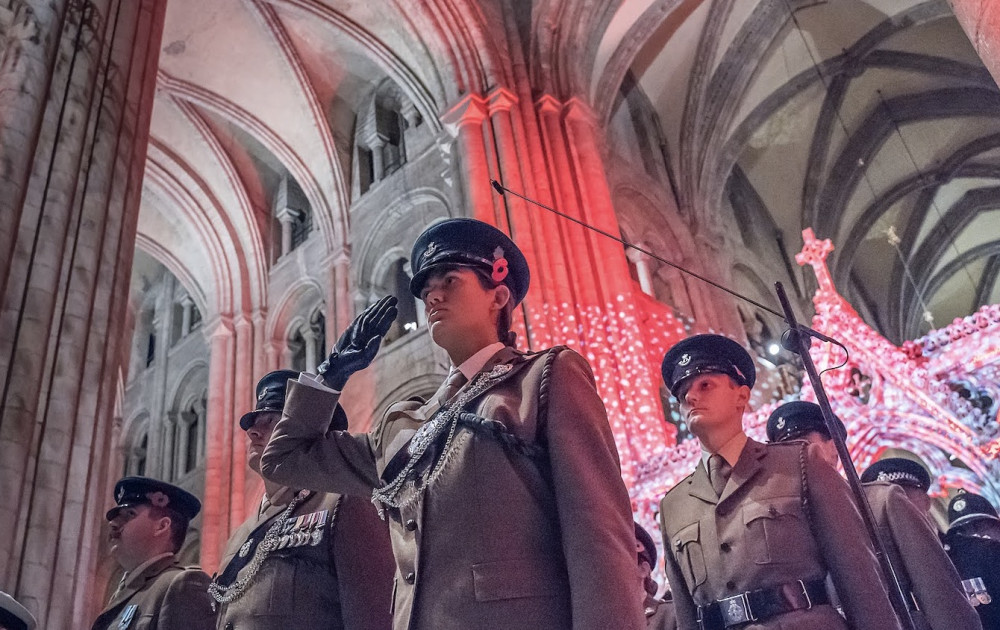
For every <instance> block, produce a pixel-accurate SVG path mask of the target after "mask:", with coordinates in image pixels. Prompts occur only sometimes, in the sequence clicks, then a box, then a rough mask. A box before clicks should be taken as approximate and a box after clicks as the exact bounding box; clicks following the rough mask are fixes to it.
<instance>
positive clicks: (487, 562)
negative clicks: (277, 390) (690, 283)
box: [262, 219, 645, 630]
mask: <svg viewBox="0 0 1000 630" xmlns="http://www.w3.org/2000/svg"><path fill="white" fill-rule="evenodd" d="M410 265H411V267H412V269H413V279H412V281H411V283H410V290H411V292H412V293H413V295H414V296H417V297H418V298H420V300H421V301H422V302H423V303H424V308H425V309H426V313H427V321H428V328H429V330H430V336H431V339H432V340H433V341H434V343H435V344H437V345H438V346H440V347H441V348H443V349H444V350H445V351H446V352H447V353H448V356H449V357H450V359H451V362H452V365H453V367H452V369H451V372H450V374H449V376H448V378H447V379H446V381H445V382H444V383H443V384H442V386H441V388H440V389H439V390H438V392H437V394H435V395H434V397H433V398H432V400H431V401H429V402H427V403H422V402H420V401H412V400H411V401H406V402H400V403H396V404H394V405H392V406H390V407H389V409H388V410H387V411H386V413H385V414H384V415H383V416H382V418H381V419H380V420H379V421H378V422H376V424H375V427H374V429H373V430H372V431H371V432H370V433H369V434H365V435H355V434H350V433H348V432H346V431H337V430H331V427H330V418H331V416H332V410H333V408H334V406H335V405H336V403H337V400H338V397H339V393H338V392H339V391H340V390H341V389H342V388H343V386H344V384H345V383H346V382H347V379H348V377H349V376H350V375H351V374H352V373H353V372H355V371H357V370H360V369H363V368H364V367H367V366H368V365H369V363H370V362H371V361H372V359H373V358H374V356H375V353H376V352H377V350H378V346H379V342H380V339H381V336H382V335H384V334H385V333H386V331H387V330H388V328H389V325H390V324H391V323H392V320H393V319H394V318H395V315H396V309H395V300H394V299H393V298H384V299H383V300H380V301H379V302H377V303H376V304H374V305H373V306H372V307H370V308H369V309H367V310H366V311H365V312H364V313H362V314H361V315H360V316H359V317H358V318H357V319H356V320H355V322H354V324H352V326H351V327H350V329H349V330H348V331H347V332H346V333H345V335H344V336H342V337H341V339H340V341H338V343H337V346H336V347H335V349H334V352H333V353H332V354H331V356H330V358H329V359H328V361H327V364H326V365H325V366H324V370H323V378H322V383H317V382H311V383H310V382H309V379H307V378H304V377H300V378H299V379H298V381H295V382H292V383H291V384H290V385H289V391H288V401H287V403H286V405H285V413H284V416H283V417H282V419H281V421H280V422H279V423H278V426H277V427H276V429H275V433H274V437H272V438H271V441H270V442H269V443H268V446H267V449H266V450H265V451H264V457H263V459H262V469H263V472H264V476H265V477H270V478H271V479H273V480H274V481H276V482H279V483H285V484H302V483H312V484H313V485H315V486H316V487H318V488H320V489H325V490H330V491H336V492H343V493H348V494H358V495H364V496H372V497H373V500H374V501H375V502H376V503H377V505H378V506H379V507H380V509H381V510H383V511H384V513H385V516H386V518H387V519H388V521H389V529H390V534H391V538H392V546H393V552H394V555H395V558H396V588H395V597H394V602H393V606H394V627H395V628H396V630H404V629H406V628H410V629H418V630H477V629H481V630H486V629H494V628H504V629H505V630H518V629H524V630H536V629H539V628H545V629H546V630H570V629H572V630H609V629H612V628H613V629H615V630H638V629H640V628H643V627H645V619H644V617H643V614H642V610H643V609H642V599H641V594H642V590H641V588H640V586H639V574H638V571H637V570H636V555H635V536H634V532H633V526H632V513H631V506H630V503H629V497H628V493H627V491H626V489H625V484H624V482H623V481H622V479H621V470H620V465H619V460H618V453H617V450H616V448H615V442H614V437H613V435H612V432H611V427H610V426H609V424H608V419H607V414H606V411H605V409H604V405H603V404H602V402H601V398H600V396H599V395H598V393H597V389H596V387H595V384H594V378H593V374H592V372H591V370H590V366H589V365H588V364H587V362H586V360H584V359H583V358H582V357H581V356H580V355H579V354H577V353H576V352H574V351H572V350H569V349H565V348H553V349H550V350H546V351H543V352H539V353H533V354H525V353H522V352H518V351H517V350H516V349H515V348H514V347H513V343H514V342H513V335H512V334H510V330H509V326H510V321H511V319H510V318H511V313H512V311H513V308H514V307H515V306H516V305H517V304H518V303H520V302H521V300H522V299H523V298H524V296H525V294H526V293H527V290H528V265H527V262H526V261H525V259H524V256H523V255H522V253H521V251H520V250H519V249H518V248H517V246H516V245H515V244H514V243H513V242H512V241H511V240H510V239H509V238H508V237H507V236H506V235H504V234H503V233H502V232H500V231H499V230H497V229H496V228H494V227H492V226H490V225H488V224H486V223H482V222H479V221H475V220H472V219H451V220H447V221H443V222H441V223H437V224H435V225H434V226H432V227H430V228H428V229H427V230H425V231H424V232H423V233H422V234H421V235H420V237H419V238H418V239H417V241H416V243H415V244H414V246H413V252H412V255H411V257H410ZM331 390H332V391H331Z"/></svg>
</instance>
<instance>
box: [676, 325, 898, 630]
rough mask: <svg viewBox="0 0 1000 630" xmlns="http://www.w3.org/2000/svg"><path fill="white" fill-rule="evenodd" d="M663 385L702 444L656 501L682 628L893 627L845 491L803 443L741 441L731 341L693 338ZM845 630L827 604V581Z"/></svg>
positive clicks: (751, 376) (749, 378) (740, 401)
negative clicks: (698, 455)
mask: <svg viewBox="0 0 1000 630" xmlns="http://www.w3.org/2000/svg"><path fill="white" fill-rule="evenodd" d="M662 371H663V380H664V382H665V383H666V385H667V388H668V389H669V390H670V391H671V393H672V394H673V395H674V396H675V397H676V398H677V400H678V401H679V402H680V405H681V413H682V415H683V417H684V418H685V419H686V420H687V422H688V426H690V427H691V431H692V433H694V435H695V436H697V437H698V439H699V440H700V441H701V445H702V451H703V452H702V459H701V462H699V464H698V466H697V467H696V468H695V471H694V472H693V473H692V474H691V475H689V476H688V477H686V478H685V479H683V480H682V481H681V482H680V483H679V484H677V485H676V486H675V487H674V488H672V489H671V490H670V491H669V492H668V493H667V494H666V496H664V497H663V500H662V501H661V502H660V526H661V529H662V533H663V541H664V549H665V555H666V557H665V559H664V560H665V564H666V573H667V579H668V580H669V581H670V588H671V591H672V592H673V596H674V606H675V608H676V612H677V622H678V627H679V628H681V629H682V630H695V628H700V629H701V630H718V629H722V628H729V627H736V628H741V629H753V630H764V629H768V630H777V629H779V628H780V629H790V628H809V629H810V630H827V629H831V630H833V629H838V630H843V629H845V628H848V627H849V628H852V629H853V630H864V629H871V630H887V629H890V628H898V627H899V625H898V621H897V620H896V616H895V613H894V612H893V610H892V607H891V605H890V603H889V599H888V596H887V595H886V591H885V588H884V586H883V584H882V579H881V575H880V573H879V569H878V563H877V561H876V558H875V555H874V552H873V551H872V549H871V547H870V545H869V544H868V542H867V536H866V533H865V527H864V524H863V521H862V520H861V515H860V513H859V512H858V510H857V508H856V507H855V505H854V501H853V497H852V496H851V491H850V489H849V488H848V486H847V483H846V482H845V481H844V480H843V479H842V478H841V477H840V476H839V475H838V474H837V471H836V469H834V468H833V467H832V466H830V465H829V464H828V463H827V462H825V461H823V459H822V458H821V456H820V454H819V452H818V449H817V448H816V447H815V446H812V445H809V444H805V443H803V442H789V443H785V444H774V445H764V444H761V443H759V442H756V441H754V440H751V439H749V438H748V437H747V436H746V434H745V433H744V432H743V423H742V417H743V412H744V410H745V408H746V406H747V403H748V401H749V398H750V388H751V387H752V386H753V384H754V380H755V376H756V371H755V369H754V364H753V360H752V359H751V358H750V355H749V354H747V352H746V350H744V349H743V348H742V347H741V346H740V345H739V344H737V343H736V342H734V341H732V340H730V339H727V338H725V337H722V336H720V335H696V336H694V337H689V338H687V339H685V340H683V341H681V342H680V343H678V344H676V345H675V346H674V347H673V348H671V349H670V350H669V351H668V352H667V354H666V356H665V357H664V359H663V365H662ZM828 572H829V573H830V574H831V575H832V578H833V583H834V585H835V587H836V589H837V591H838V593H839V595H840V599H841V601H842V603H843V606H844V610H845V612H846V616H847V621H846V622H845V620H844V619H843V618H842V617H841V616H840V615H839V614H838V613H837V611H836V610H835V609H834V608H833V607H832V606H831V605H830V603H829V597H828V595H827V592H826V588H825V585H824V578H825V576H826V575H827V573H828Z"/></svg>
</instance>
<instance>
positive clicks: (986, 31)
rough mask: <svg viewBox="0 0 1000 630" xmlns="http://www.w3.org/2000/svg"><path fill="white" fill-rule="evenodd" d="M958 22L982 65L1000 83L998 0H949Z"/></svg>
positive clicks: (999, 15) (999, 19)
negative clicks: (970, 41)
mask: <svg viewBox="0 0 1000 630" xmlns="http://www.w3.org/2000/svg"><path fill="white" fill-rule="evenodd" d="M949 4H951V8H952V11H954V12H955V17H956V18H957V19H958V23H959V24H961V25H962V28H963V29H965V32H966V34H968V36H969V39H970V40H972V45H973V46H974V47H975V49H976V52H977V53H978V54H979V58H980V59H982V60H983V65H985V66H986V68H987V69H988V70H989V71H990V74H992V75H993V80H994V81H996V82H997V83H1000V2H997V1H996V0H949Z"/></svg>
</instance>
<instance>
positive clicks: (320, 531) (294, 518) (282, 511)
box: [209, 370, 395, 630]
mask: <svg viewBox="0 0 1000 630" xmlns="http://www.w3.org/2000/svg"><path fill="white" fill-rule="evenodd" d="M298 377H299V372H295V371H293V370H278V371H276V372H271V373H270V374H267V375H265V376H264V378H262V379H260V381H259V382H258V383H257V407H256V409H255V410H254V411H251V412H249V413H247V414H244V415H243V417H242V418H240V428H241V429H243V430H244V431H246V435H247V465H248V466H249V467H250V469H251V470H253V471H254V472H256V473H258V474H259V473H260V456H261V454H262V453H263V452H264V446H265V445H266V444H267V441H268V440H269V439H270V437H271V433H273V432H274V425H275V423H276V422H277V421H278V419H279V418H280V417H281V409H282V407H284V405H285V386H286V385H287V383H288V381H289V379H296V378H298ZM333 426H334V427H335V428H337V429H341V430H342V429H346V428H347V417H346V416H345V415H344V411H343V409H342V408H341V407H340V406H339V405H338V406H337V407H336V409H335V411H334V417H333ZM220 566H221V567H222V571H221V574H218V575H216V576H215V578H214V579H213V581H212V585H211V587H210V589H209V592H210V593H211V595H212V597H213V598H214V599H215V601H216V602H217V603H218V604H219V605H220V606H221V608H220V611H219V622H218V628H219V630H239V629H240V628H246V629H251V630H291V629H293V628H310V629H313V630H388V629H389V628H391V627H392V616H391V615H390V613H389V606H390V604H391V602H392V574H393V567H394V566H395V565H394V563H393V560H392V549H391V548H390V546H389V531H388V528H387V527H386V524H385V523H383V522H382V521H381V520H379V518H378V513H377V512H376V511H375V508H374V506H372V504H371V503H370V502H369V501H368V500H367V499H366V498H364V497H348V496H341V495H339V494H332V493H325V492H315V491H312V490H305V489H303V490H300V489H298V488H297V487H293V488H290V487H286V486H281V485H279V484H277V483H274V482H272V481H268V480H266V479H265V480H264V497H263V498H262V499H261V502H260V507H259V508H258V509H257V511H256V513H255V514H253V515H251V516H250V518H248V519H247V520H246V522H244V523H243V524H242V525H240V527H239V528H237V529H236V531H235V532H233V534H232V536H230V538H229V543H228V544H227V546H226V552H225V554H224V555H223V558H222V563H221V565H220Z"/></svg>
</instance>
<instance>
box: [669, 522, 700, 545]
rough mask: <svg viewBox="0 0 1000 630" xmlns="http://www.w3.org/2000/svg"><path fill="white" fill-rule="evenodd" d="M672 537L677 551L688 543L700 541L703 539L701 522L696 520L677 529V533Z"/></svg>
mask: <svg viewBox="0 0 1000 630" xmlns="http://www.w3.org/2000/svg"><path fill="white" fill-rule="evenodd" d="M671 539H672V540H673V543H674V550H675V551H680V550H681V549H683V548H684V546H685V545H687V544H688V543H693V542H698V541H699V540H701V522H700V521H695V522H694V523H691V524H690V525H685V526H684V527H682V528H680V529H679V530H677V533H676V534H674V535H673V536H671Z"/></svg>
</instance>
